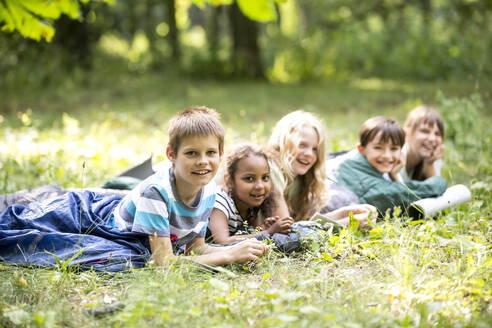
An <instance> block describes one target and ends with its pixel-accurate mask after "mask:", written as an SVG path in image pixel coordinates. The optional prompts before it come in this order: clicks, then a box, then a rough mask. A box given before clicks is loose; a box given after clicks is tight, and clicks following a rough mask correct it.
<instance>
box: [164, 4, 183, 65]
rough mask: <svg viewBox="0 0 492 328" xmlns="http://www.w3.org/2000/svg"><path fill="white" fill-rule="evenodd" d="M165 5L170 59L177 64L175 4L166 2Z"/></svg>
mask: <svg viewBox="0 0 492 328" xmlns="http://www.w3.org/2000/svg"><path fill="white" fill-rule="evenodd" d="M166 5H167V22H168V24H169V34H168V39H169V43H170V45H171V58H172V59H173V60H175V61H177V62H178V61H179V59H180V57H181V51H180V48H179V35H178V27H177V25H176V4H175V2H174V0H166Z"/></svg>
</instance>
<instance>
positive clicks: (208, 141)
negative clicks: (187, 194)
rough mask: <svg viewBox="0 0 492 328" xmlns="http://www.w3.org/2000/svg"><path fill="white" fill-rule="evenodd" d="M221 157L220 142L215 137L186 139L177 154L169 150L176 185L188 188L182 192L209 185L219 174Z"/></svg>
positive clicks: (168, 154) (191, 137) (190, 137)
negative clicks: (216, 174)
mask: <svg viewBox="0 0 492 328" xmlns="http://www.w3.org/2000/svg"><path fill="white" fill-rule="evenodd" d="M221 155H222V154H221V153H220V151H219V140H218V138H217V137H216V136H213V135H209V136H189V137H184V138H183V139H182V140H181V142H180V145H179V147H178V151H177V153H176V154H175V153H174V152H173V151H172V150H171V149H170V148H169V147H168V149H167V157H168V158H169V160H170V161H171V162H172V163H173V166H174V176H175V178H176V184H177V185H178V186H181V187H182V188H187V189H182V190H196V189H199V188H201V187H203V186H205V185H206V184H208V183H209V182H210V180H212V178H213V177H214V176H215V173H217V168H218V167H219V164H220V158H221Z"/></svg>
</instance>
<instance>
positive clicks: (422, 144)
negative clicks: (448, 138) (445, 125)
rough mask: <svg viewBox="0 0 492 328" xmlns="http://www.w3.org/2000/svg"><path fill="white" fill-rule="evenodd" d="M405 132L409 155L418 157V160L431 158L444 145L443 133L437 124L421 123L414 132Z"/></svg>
mask: <svg viewBox="0 0 492 328" xmlns="http://www.w3.org/2000/svg"><path fill="white" fill-rule="evenodd" d="M405 132H406V136H407V138H406V140H407V147H408V151H409V154H413V155H414V156H417V157H418V158H417V159H418V160H423V159H426V158H430V157H431V156H432V155H433V153H434V151H435V150H436V148H437V147H438V146H440V145H441V144H442V133H441V131H440V130H439V126H438V125H437V124H428V123H425V122H421V123H419V125H418V126H417V127H416V128H415V129H413V131H405Z"/></svg>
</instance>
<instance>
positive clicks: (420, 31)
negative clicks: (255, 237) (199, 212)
mask: <svg viewBox="0 0 492 328" xmlns="http://www.w3.org/2000/svg"><path fill="white" fill-rule="evenodd" d="M491 12H492V2H491V1H490V0H482V1H480V0H453V1H442V0H411V1H403V0H366V1H355V0H354V1H352V0H345V1H341V0H302V1H301V0H285V1H270V0H250V1H245V0H243V1H241V0H238V1H232V0H230V1H227V0H226V1H224V0H209V1H207V0H194V1H187V0H161V1H158V0H145V1H129V0H116V1H99V0H92V1H80V2H78V1H75V0H60V1H43V0H26V1H15V0H0V25H2V31H3V32H1V33H0V193H10V192H14V191H17V190H20V189H24V188H30V187H35V186H39V185H43V184H53V183H56V184H58V185H60V186H62V187H90V186H99V185H101V184H102V183H104V182H105V181H106V180H107V179H109V178H111V177H113V176H115V175H116V174H117V173H119V172H121V171H122V170H123V169H125V168H128V167H129V166H132V165H134V164H137V163H139V162H141V161H143V160H144V159H146V158H147V157H148V156H150V154H153V156H154V162H157V161H160V160H163V159H164V154H163V153H164V151H163V150H164V146H165V144H166V142H167V135H166V131H167V127H168V125H167V123H168V120H169V118H170V117H171V116H173V115H174V114H175V113H176V112H177V111H179V110H181V109H183V108H186V107H188V106H190V105H207V106H210V107H213V108H216V109H217V110H218V111H219V112H220V113H221V115H222V121H223V123H224V125H225V126H226V129H227V139H226V147H227V148H229V147H230V145H232V144H234V143H237V142H239V141H242V140H251V141H253V142H257V143H259V144H264V143H265V142H266V140H267V138H268V136H269V134H270V132H271V129H272V127H273V125H274V123H275V122H276V121H277V120H278V119H279V118H280V117H282V116H283V115H285V114H286V113H288V112H290V111H292V110H295V109H305V110H308V111H312V112H314V113H316V114H318V115H319V116H320V117H321V118H322V119H323V120H324V122H325V124H326V126H327V136H326V137H327V140H328V143H327V147H328V149H327V150H328V151H329V152H333V151H339V150H346V149H351V148H352V147H354V146H355V144H356V141H357V132H358V128H359V126H360V124H361V123H362V122H363V121H364V120H365V119H367V118H368V117H370V116H374V115H385V116H389V117H393V118H396V119H397V120H399V121H400V122H403V120H404V118H405V116H406V114H407V112H408V111H409V110H411V109H412V108H413V107H415V106H417V105H419V104H422V103H426V104H430V105H433V106H435V107H436V108H437V109H438V110H439V111H440V112H441V113H442V115H443V117H444V119H445V122H446V129H447V130H446V140H445V142H446V145H447V155H446V159H445V163H446V166H445V169H444V172H443V176H444V177H445V178H446V180H447V181H448V182H449V183H450V184H455V183H464V184H465V185H467V186H468V187H469V188H470V189H471V190H472V194H473V200H472V202H471V203H470V204H467V205H463V206H460V207H457V208H453V209H452V210H449V211H446V212H444V213H443V214H442V215H440V216H439V217H438V218H437V219H436V220H428V221H419V222H416V223H415V222H414V223H411V224H409V223H407V220H408V218H406V217H405V213H402V212H399V211H396V212H395V213H393V215H391V216H387V217H386V218H385V219H384V220H383V221H382V222H380V223H378V226H377V227H376V228H375V229H373V230H372V232H369V233H360V232H357V230H356V229H355V228H354V227H351V228H350V229H347V230H344V232H342V234H340V235H339V236H325V238H323V239H322V240H314V241H307V242H306V243H305V245H304V249H303V252H301V253H299V254H293V255H292V254H291V255H289V256H286V255H283V254H280V253H278V252H272V253H271V255H269V257H268V258H266V259H264V260H263V261H262V262H261V263H260V264H258V265H256V266H253V265H249V266H230V267H229V269H230V270H232V271H233V272H235V273H236V274H237V276H236V277H235V278H231V277H228V276H227V275H225V274H218V275H211V274H210V273H206V272H202V271H200V270H199V269H197V268H196V267H194V266H193V265H191V264H189V263H176V264H175V265H173V266H171V267H169V268H165V269H155V268H153V267H151V266H150V267H149V268H148V269H145V270H130V272H128V273H123V274H120V275H116V276H110V275H104V274H100V273H95V272H77V271H76V269H74V268H73V267H71V266H70V265H69V262H70V260H69V259H66V261H65V262H64V261H61V262H60V264H59V266H58V267H57V268H56V269H55V270H40V269H36V268H25V267H18V266H13V265H7V264H0V276H1V277H2V278H1V282H0V286H1V288H0V326H6V327H9V326H33V325H35V326H41V327H55V326H82V325H84V326H106V325H108V324H111V325H114V326H141V325H164V326H167V325H171V324H172V325H173V326H183V327H188V326H205V325H206V326H210V325H212V326H255V325H258V326H267V327H268V326H276V327H279V326H295V327H297V326H313V325H314V326H337V325H338V326H347V327H348V326H351V327H355V326H374V327H382V326H388V327H395V326H402V327H408V326H423V327H425V326H436V325H438V326H456V327H462V326H466V327H482V326H483V327H488V323H490V321H491V320H492V305H491V296H492V290H491V283H490V278H491V273H490V272H491V270H490V266H491V264H492V259H491V258H490V249H491V247H490V245H491V243H490V240H491V237H490V236H491V233H490V231H491V212H492V205H491V204H490V203H491V198H492V196H491V190H492V187H491V185H492V178H491V171H492V165H491V164H490V163H492V147H491V143H492V127H491V126H490V124H488V122H490V120H491V119H492V111H491V109H490V108H491V104H492V95H491V90H492V88H491V87H492V83H491V78H490V77H491V72H492V60H491V58H490V54H491V53H492V51H491V50H492V33H491V32H492V26H491V24H492V23H491V22H492V20H491V16H492V15H491ZM227 148H226V149H227ZM190 286H195V288H190ZM115 304H116V306H115V307H114V309H115V311H114V312H109V313H108V314H107V315H105V316H101V317H93V316H91V315H90V314H89V310H90V309H92V308H95V307H96V308H97V307H99V306H103V307H106V308H108V307H109V308H111V306H114V305H115ZM121 309H124V310H123V311H120V310H121ZM203 318H207V319H208V321H207V320H203Z"/></svg>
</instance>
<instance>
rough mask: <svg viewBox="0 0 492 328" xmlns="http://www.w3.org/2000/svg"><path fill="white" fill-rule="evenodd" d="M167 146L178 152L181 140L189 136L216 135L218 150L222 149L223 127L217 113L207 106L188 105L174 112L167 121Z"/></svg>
mask: <svg viewBox="0 0 492 328" xmlns="http://www.w3.org/2000/svg"><path fill="white" fill-rule="evenodd" d="M168 134H169V143H168V144H169V147H170V148H171V150H172V151H173V152H174V153H177V152H178V148H179V145H180V142H181V140H182V139H183V138H184V137H190V136H210V135H213V136H216V137H217V139H218V140H219V151H220V152H221V153H222V152H223V150H224V135H225V132H224V127H223V126H222V124H221V123H220V121H219V114H218V113H217V112H216V111H215V110H213V109H211V108H208V107H205V106H197V107H190V108H187V109H185V110H183V111H182V112H180V113H178V114H176V115H175V116H174V117H173V118H172V119H171V121H170V122H169V129H168Z"/></svg>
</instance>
